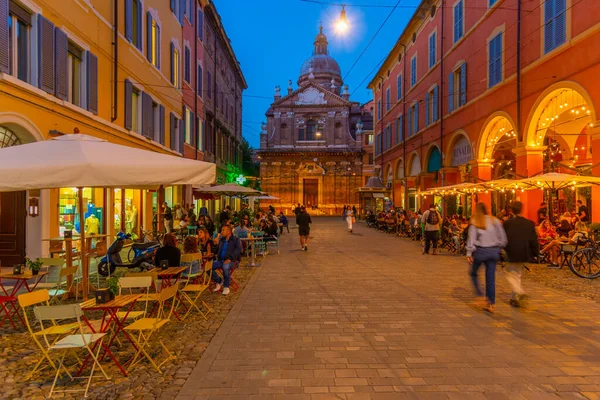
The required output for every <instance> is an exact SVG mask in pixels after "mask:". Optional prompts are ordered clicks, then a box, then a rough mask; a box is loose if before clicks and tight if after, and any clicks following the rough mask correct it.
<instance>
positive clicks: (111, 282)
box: [106, 276, 119, 299]
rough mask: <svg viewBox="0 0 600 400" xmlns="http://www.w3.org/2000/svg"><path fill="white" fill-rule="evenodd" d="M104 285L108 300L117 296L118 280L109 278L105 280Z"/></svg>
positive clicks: (113, 277)
mask: <svg viewBox="0 0 600 400" xmlns="http://www.w3.org/2000/svg"><path fill="white" fill-rule="evenodd" d="M106 285H107V286H108V290H109V291H110V298H111V299H114V298H115V296H116V295H118V294H119V278H117V277H116V276H111V277H110V278H108V279H107V280H106Z"/></svg>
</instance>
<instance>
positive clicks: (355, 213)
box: [352, 206, 358, 219]
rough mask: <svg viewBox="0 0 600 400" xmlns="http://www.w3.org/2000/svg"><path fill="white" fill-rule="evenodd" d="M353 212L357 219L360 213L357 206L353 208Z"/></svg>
mask: <svg viewBox="0 0 600 400" xmlns="http://www.w3.org/2000/svg"><path fill="white" fill-rule="evenodd" d="M352 212H353V213H354V218H355V219H356V218H357V217H358V212H357V210H356V206H352Z"/></svg>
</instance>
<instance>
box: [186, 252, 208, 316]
mask: <svg viewBox="0 0 600 400" xmlns="http://www.w3.org/2000/svg"><path fill="white" fill-rule="evenodd" d="M184 255H185V254H184ZM182 258H183V257H182ZM182 262H183V260H182ZM212 264H213V262H212V260H210V261H207V262H206V263H205V264H204V267H203V269H202V272H200V274H199V275H200V282H199V283H190V280H189V279H188V282H186V284H185V285H184V287H183V288H182V289H181V290H180V292H181V297H182V302H183V301H186V302H188V303H189V305H190V306H189V308H188V309H187V311H186V313H185V315H184V316H183V317H182V318H181V319H182V320H184V319H186V317H187V316H188V315H189V314H190V313H191V312H192V309H196V310H197V311H198V313H199V314H200V315H202V316H203V317H204V319H206V320H208V313H209V312H212V311H213V310H212V308H210V307H209V305H208V304H206V302H204V300H202V306H203V307H205V308H206V312H202V310H201V309H200V308H199V307H198V304H197V303H198V299H200V296H201V295H202V293H204V291H205V290H206V289H208V287H209V286H210V278H211V276H212Z"/></svg>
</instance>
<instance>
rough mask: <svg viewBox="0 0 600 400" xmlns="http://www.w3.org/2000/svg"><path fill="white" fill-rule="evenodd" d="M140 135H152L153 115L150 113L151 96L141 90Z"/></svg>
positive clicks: (149, 136)
mask: <svg viewBox="0 0 600 400" xmlns="http://www.w3.org/2000/svg"><path fill="white" fill-rule="evenodd" d="M142 135H144V136H145V137H147V138H150V139H152V138H153V137H154V115H153V114H152V97H150V95H149V94H148V93H145V92H142Z"/></svg>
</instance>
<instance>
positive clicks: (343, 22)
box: [336, 4, 348, 33]
mask: <svg viewBox="0 0 600 400" xmlns="http://www.w3.org/2000/svg"><path fill="white" fill-rule="evenodd" d="M336 29H337V30H338V32H340V33H344V32H346V31H347V30H348V19H347V18H346V8H345V6H344V5H343V4H342V13H341V15H340V19H339V21H338V22H337V24H336Z"/></svg>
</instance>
